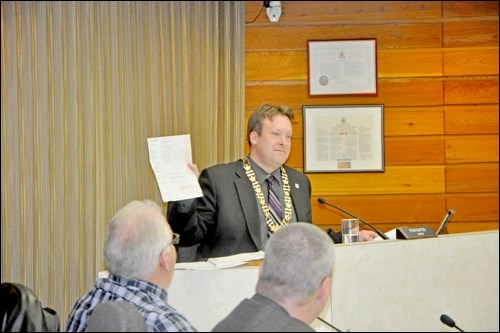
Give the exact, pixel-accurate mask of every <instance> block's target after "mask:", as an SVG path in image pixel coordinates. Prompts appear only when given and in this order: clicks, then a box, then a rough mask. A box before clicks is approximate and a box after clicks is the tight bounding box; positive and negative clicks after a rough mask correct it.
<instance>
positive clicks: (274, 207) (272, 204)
mask: <svg viewBox="0 0 500 333" xmlns="http://www.w3.org/2000/svg"><path fill="white" fill-rule="evenodd" d="M266 180H267V186H268V187H269V196H268V199H267V201H268V204H269V210H270V211H271V215H272V216H273V218H274V220H275V221H276V222H278V224H281V220H282V219H283V210H282V209H281V203H280V199H279V196H278V192H277V191H278V187H279V183H278V180H277V179H276V178H275V177H274V176H273V175H270V176H269V177H267V179H266Z"/></svg>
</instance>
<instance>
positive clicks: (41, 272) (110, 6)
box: [1, 1, 245, 330]
mask: <svg viewBox="0 0 500 333" xmlns="http://www.w3.org/2000/svg"><path fill="white" fill-rule="evenodd" d="M1 9H2V13H1V15H2V22H1V24H2V32H1V33H2V36H1V37H2V72H1V75H2V79H1V80H2V81H1V84H2V88H1V89H2V101H1V122H2V123H1V147H2V151H1V157H2V162H1V163H2V164H1V172H2V174H1V189H2V198H1V204H2V207H1V211H2V213H1V214H2V215H1V228H2V229H1V235H2V236H1V237H2V245H1V247H2V254H1V259H2V270H1V271H2V273H1V274H2V281H10V282H19V283H24V284H26V285H28V286H29V287H31V288H32V289H33V290H34V291H35V292H36V293H37V294H38V295H39V296H40V298H41V300H42V303H43V304H44V306H50V307H52V308H54V309H56V311H58V312H59V314H60V315H61V318H62V321H63V322H62V324H63V330H64V329H65V325H66V319H67V316H68V314H69V311H70V310H71V307H72V306H73V304H74V303H75V301H76V300H77V299H78V298H79V297H80V296H81V295H82V294H83V293H84V292H85V291H86V290H88V289H89V288H91V287H92V286H93V284H94V281H95V279H96V275H97V272H98V271H100V270H103V269H105V266H104V262H103V258H102V242H103V238H104V233H105V228H106V224H107V223H108V221H109V220H110V218H111V217H112V215H113V214H114V212H115V211H116V210H117V209H118V208H120V207H121V206H123V205H124V204H126V203H127V202H128V201H130V200H132V199H143V198H150V199H153V200H155V201H157V202H159V203H161V196H160V194H159V190H158V187H157V184H156V180H155V178H154V174H153V172H152V169H151V166H150V164H149V155H148V149H147V138H148V137H157V136H167V135H178V134H191V141H192V148H193V160H194V161H195V163H197V164H198V165H199V167H200V168H204V167H207V166H210V165H213V164H216V163H219V162H227V161H230V160H233V159H236V158H239V157H241V156H242V154H243V151H244V40H245V36H244V31H245V30H244V29H245V26H244V2H233V1H208V2H201V1H200V2H198V1H166V2H107V1H106V2H102V1H96V2H84V1H81V2H80V1H77V2H73V1H71V2H69V1H68V2H51V1H37V2H11V1H3V2H2V3H1ZM164 208H166V205H164Z"/></svg>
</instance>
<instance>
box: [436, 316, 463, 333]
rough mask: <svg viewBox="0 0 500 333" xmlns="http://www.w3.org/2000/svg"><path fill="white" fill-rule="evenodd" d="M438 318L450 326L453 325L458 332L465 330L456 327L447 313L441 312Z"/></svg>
mask: <svg viewBox="0 0 500 333" xmlns="http://www.w3.org/2000/svg"><path fill="white" fill-rule="evenodd" d="M439 319H441V321H442V322H443V324H445V325H448V326H450V327H451V328H453V327H455V328H456V329H457V330H459V331H460V332H465V331H464V330H462V329H461V328H460V327H458V326H457V325H455V321H454V320H453V319H451V318H450V317H449V316H448V315H445V314H442V315H441V317H440V318H439Z"/></svg>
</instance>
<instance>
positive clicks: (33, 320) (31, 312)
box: [0, 282, 60, 332]
mask: <svg viewBox="0 0 500 333" xmlns="http://www.w3.org/2000/svg"><path fill="white" fill-rule="evenodd" d="M0 299H1V300H2V301H1V303H2V304H0V320H1V322H2V332H59V330H60V320H59V315H58V314H57V312H56V311H54V310H53V309H51V308H48V307H45V308H44V307H43V306H42V304H41V303H40V301H39V300H38V297H37V296H36V295H35V293H34V292H33V290H31V289H30V288H28V287H26V286H25V285H22V284H19V283H8V282H4V283H2V286H1V290H0Z"/></svg>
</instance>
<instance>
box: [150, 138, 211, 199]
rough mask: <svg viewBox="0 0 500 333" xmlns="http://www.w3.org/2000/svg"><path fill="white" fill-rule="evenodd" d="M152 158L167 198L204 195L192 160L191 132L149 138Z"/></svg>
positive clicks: (164, 197) (162, 193)
mask: <svg viewBox="0 0 500 333" xmlns="http://www.w3.org/2000/svg"><path fill="white" fill-rule="evenodd" d="M148 148H149V162H150V163H151V167H152V168H153V172H154V174H155V176H156V182H157V183H158V187H159V188H160V193H161V198H162V200H163V202H168V201H179V200H185V199H191V198H197V197H201V196H203V193H202V191H201V187H200V184H199V183H198V179H197V177H196V175H195V174H194V172H193V171H192V170H191V169H190V168H189V166H188V163H192V157H191V136H190V135H189V134H186V135H173V136H163V137H157V138H148Z"/></svg>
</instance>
